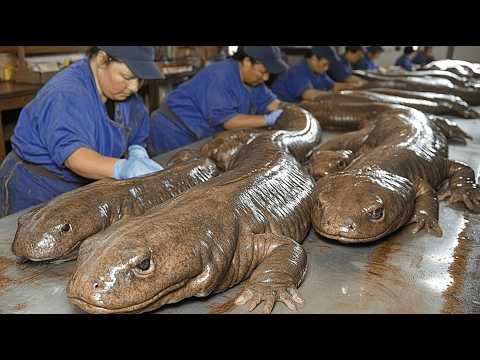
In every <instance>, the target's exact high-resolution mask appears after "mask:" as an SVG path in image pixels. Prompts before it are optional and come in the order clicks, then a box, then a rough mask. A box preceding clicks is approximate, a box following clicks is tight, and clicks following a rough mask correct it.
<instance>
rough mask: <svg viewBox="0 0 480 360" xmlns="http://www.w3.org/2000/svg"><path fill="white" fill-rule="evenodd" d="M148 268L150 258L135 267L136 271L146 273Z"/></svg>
mask: <svg viewBox="0 0 480 360" xmlns="http://www.w3.org/2000/svg"><path fill="white" fill-rule="evenodd" d="M149 267H150V258H148V259H145V260H143V261H142V262H141V263H140V264H138V265H137V269H140V270H142V271H147V270H148V268H149Z"/></svg>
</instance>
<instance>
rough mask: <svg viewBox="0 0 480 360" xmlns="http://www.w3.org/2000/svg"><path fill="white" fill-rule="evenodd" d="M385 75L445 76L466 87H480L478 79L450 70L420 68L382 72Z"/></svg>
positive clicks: (396, 76)
mask: <svg viewBox="0 0 480 360" xmlns="http://www.w3.org/2000/svg"><path fill="white" fill-rule="evenodd" d="M382 75H383V76H386V77H391V78H398V77H409V76H413V77H433V78H436V77H438V78H443V79H447V80H450V81H451V82H452V83H453V84H455V85H458V86H465V87H474V88H475V87H476V88H478V86H479V83H478V81H476V80H474V79H471V78H469V77H466V76H460V75H457V74H455V73H452V72H450V71H445V70H418V71H402V72H387V73H382Z"/></svg>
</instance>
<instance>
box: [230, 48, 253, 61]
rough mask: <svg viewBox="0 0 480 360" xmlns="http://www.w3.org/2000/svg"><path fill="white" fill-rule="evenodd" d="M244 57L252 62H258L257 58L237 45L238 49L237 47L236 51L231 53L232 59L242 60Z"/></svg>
mask: <svg viewBox="0 0 480 360" xmlns="http://www.w3.org/2000/svg"><path fill="white" fill-rule="evenodd" d="M245 58H249V59H250V60H251V62H252V64H256V63H258V61H257V60H255V59H254V58H252V57H251V56H250V55H248V54H247V53H246V52H245V50H244V49H243V46H239V47H238V49H237V52H236V53H235V54H233V55H232V59H234V60H236V61H238V62H242V61H243V59H245Z"/></svg>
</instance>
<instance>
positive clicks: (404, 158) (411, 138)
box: [312, 104, 480, 243]
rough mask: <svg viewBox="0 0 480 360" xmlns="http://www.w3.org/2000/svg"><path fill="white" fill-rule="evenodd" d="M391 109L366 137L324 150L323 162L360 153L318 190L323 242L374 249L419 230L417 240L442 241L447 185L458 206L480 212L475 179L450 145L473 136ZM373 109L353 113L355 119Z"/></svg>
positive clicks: (366, 129)
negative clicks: (422, 235)
mask: <svg viewBox="0 0 480 360" xmlns="http://www.w3.org/2000/svg"><path fill="white" fill-rule="evenodd" d="M355 107H357V110H356V111H355ZM383 107H384V110H383V111H380V110H379V109H378V108H377V114H376V115H375V116H374V117H372V118H371V119H370V122H369V123H365V125H363V127H362V129H361V130H359V131H356V132H353V133H348V134H345V135H342V136H339V137H337V138H334V139H332V140H330V141H328V142H326V143H324V144H322V145H320V146H319V147H318V149H317V151H319V153H318V154H320V151H321V150H327V151H338V150H341V149H349V150H352V151H353V152H354V153H355V159H354V160H353V162H352V163H351V164H350V165H349V166H348V167H346V169H345V170H343V171H340V172H338V173H336V174H333V175H330V176H327V177H323V178H321V179H320V180H319V181H318V183H317V188H316V191H315V195H314V201H315V202H314V209H313V212H312V224H313V226H314V228H315V230H316V231H317V232H318V233H319V234H320V235H322V236H325V237H328V238H331V239H335V240H338V241H341V242H345V243H358V242H370V241H374V240H378V239H380V238H382V237H384V236H386V235H388V234H390V233H392V232H393V231H395V230H397V229H398V228H400V227H401V226H403V225H405V224H407V223H412V222H413V223H416V224H417V226H416V227H415V229H414V231H415V232H416V231H419V230H420V229H422V228H425V229H426V230H427V231H430V232H432V233H434V234H436V235H441V229H440V227H439V226H438V223H437V222H438V202H437V199H436V197H435V192H436V190H437V189H438V188H439V187H440V185H441V184H442V183H443V182H444V181H445V180H447V179H450V186H449V190H448V192H450V193H449V194H448V195H447V197H450V200H451V201H452V202H457V201H460V202H463V203H464V204H465V205H466V206H467V208H468V209H469V210H471V211H475V212H479V211H480V192H479V190H478V189H477V186H476V185H475V180H474V174H473V171H472V170H471V169H470V168H468V167H466V166H465V165H462V164H458V163H455V162H453V161H449V160H448V146H447V138H449V139H459V140H462V139H463V141H464V140H465V138H466V137H467V135H466V134H464V133H463V132H462V131H461V130H460V129H459V128H457V127H456V126H455V125H454V124H453V123H451V122H448V121H446V120H444V119H441V118H429V117H427V116H425V115H424V114H423V113H421V112H419V111H417V110H414V109H411V108H407V107H402V106H391V105H383ZM366 108H368V105H363V104H358V105H350V110H351V111H352V117H355V115H354V114H355V113H361V112H362V111H365V110H364V109H366ZM448 192H447V193H448Z"/></svg>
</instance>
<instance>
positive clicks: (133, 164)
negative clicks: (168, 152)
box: [113, 157, 163, 180]
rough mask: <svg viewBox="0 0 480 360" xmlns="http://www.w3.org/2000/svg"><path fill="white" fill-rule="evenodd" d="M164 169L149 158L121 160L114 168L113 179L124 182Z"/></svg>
mask: <svg viewBox="0 0 480 360" xmlns="http://www.w3.org/2000/svg"><path fill="white" fill-rule="evenodd" d="M162 169H163V168H162V167H161V166H160V165H159V164H158V163H156V162H155V161H153V160H151V159H148V158H147V159H139V158H135V157H134V158H129V159H120V160H118V161H117V162H116V163H115V165H114V167H113V177H114V178H115V179H117V180H124V179H130V178H134V177H138V176H143V175H147V174H151V173H153V172H157V171H160V170H162Z"/></svg>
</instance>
